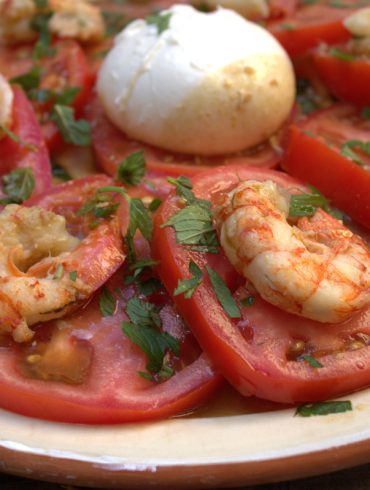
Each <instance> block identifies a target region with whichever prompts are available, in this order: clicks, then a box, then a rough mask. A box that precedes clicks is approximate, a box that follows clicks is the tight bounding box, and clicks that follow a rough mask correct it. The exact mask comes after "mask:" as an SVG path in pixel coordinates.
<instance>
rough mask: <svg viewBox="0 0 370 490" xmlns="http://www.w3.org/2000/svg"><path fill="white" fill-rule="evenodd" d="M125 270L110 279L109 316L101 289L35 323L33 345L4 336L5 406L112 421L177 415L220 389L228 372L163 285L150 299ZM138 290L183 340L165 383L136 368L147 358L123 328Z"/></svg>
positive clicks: (0, 362)
mask: <svg viewBox="0 0 370 490" xmlns="http://www.w3.org/2000/svg"><path fill="white" fill-rule="evenodd" d="M145 257H146V258H148V256H147V255H146V256H144V255H143V256H142V258H145ZM127 273H128V271H127V269H126V270H124V269H120V271H118V272H117V273H116V275H115V276H113V277H112V278H111V279H110V280H109V281H108V283H107V284H106V290H108V291H110V293H111V294H112V295H113V296H114V298H115V300H114V301H115V302H116V306H115V308H114V312H113V314H112V315H109V316H105V317H103V315H102V312H101V309H100V306H99V303H100V296H99V295H96V296H95V298H94V299H93V300H92V301H91V302H90V303H89V305H88V306H87V307H85V308H83V309H81V310H79V311H77V312H75V313H73V314H72V315H69V316H68V317H65V318H63V319H62V320H59V321H54V322H50V323H49V324H43V325H40V326H38V327H36V333H35V337H34V340H33V342H32V344H28V345H22V346H20V345H19V344H18V345H16V344H14V343H13V342H12V341H11V340H10V339H7V340H6V341H4V345H2V348H1V350H0V366H1V370H0V372H1V373H2V374H0V387H1V390H0V391H1V393H2V394H3V395H1V394H0V406H1V407H2V408H5V409H8V410H11V411H14V412H17V413H20V414H23V415H27V416H31V417H37V418H41V419H48V420H56V421H60V422H69V423H89V424H114V423H121V422H134V421H143V420H153V419H158V418H165V417H169V416H171V415H175V414H176V415H178V414H180V413H184V412H186V411H188V410H190V409H193V408H196V407H197V406H198V405H199V404H200V403H202V402H203V401H204V400H205V399H206V398H207V397H208V396H209V395H210V394H212V393H213V392H214V390H215V388H217V387H218V386H219V384H220V382H221V381H222V378H221V377H220V376H219V375H217V374H215V371H214V369H213V367H212V365H211V363H210V361H209V360H208V359H207V357H206V356H205V355H204V354H202V352H201V350H200V348H199V346H198V345H197V343H196V342H195V340H194V338H193V336H192V335H191V334H190V332H189V330H188V329H187V328H186V327H185V325H184V323H183V322H182V321H181V319H180V318H179V316H178V314H177V312H176V310H175V309H174V307H173V303H172V301H171V299H170V298H169V296H168V295H167V294H166V293H165V291H164V290H163V289H160V290H159V291H157V292H155V293H153V294H151V295H150V296H148V297H144V296H143V295H142V294H141V293H139V292H138V291H137V288H136V286H134V285H129V286H124V285H123V279H124V276H125V275H127ZM140 294H141V296H140ZM134 295H135V296H137V297H140V299H142V300H145V301H146V300H149V301H150V302H151V303H152V304H154V305H155V306H156V307H157V308H158V309H159V310H160V313H159V314H160V318H161V323H162V329H163V331H165V332H167V333H168V334H170V335H172V336H173V337H175V338H176V339H178V341H179V343H180V355H179V356H177V355H176V356H175V357H173V358H172V361H171V362H172V367H173V369H174V375H173V376H172V377H170V378H169V379H167V380H165V381H163V382H161V383H160V384H157V383H154V382H152V381H149V380H147V379H144V378H143V377H141V376H140V375H139V374H138V373H139V372H144V371H145V369H146V363H147V359H146V356H145V355H144V353H143V352H142V351H141V350H140V349H139V347H137V346H136V345H135V344H133V343H132V342H131V340H129V339H128V337H126V336H125V335H124V334H123V332H122V330H121V323H122V321H124V320H127V315H126V313H125V311H124V310H125V307H126V305H127V302H128V300H129V299H130V298H132V297H133V296H134ZM62 325H63V328H62V329H61V326H62ZM138 328H140V327H138Z"/></svg>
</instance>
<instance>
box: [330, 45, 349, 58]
mask: <svg viewBox="0 0 370 490" xmlns="http://www.w3.org/2000/svg"><path fill="white" fill-rule="evenodd" d="M328 52H329V54H330V55H331V56H334V58H338V59H339V60H343V61H353V60H354V59H355V56H354V55H353V54H351V53H347V51H342V50H341V49H339V48H336V47H332V48H330V49H329V51H328Z"/></svg>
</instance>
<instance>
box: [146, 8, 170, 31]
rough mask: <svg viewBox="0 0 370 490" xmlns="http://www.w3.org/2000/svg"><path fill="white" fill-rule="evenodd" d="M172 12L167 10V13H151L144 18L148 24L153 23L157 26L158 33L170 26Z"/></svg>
mask: <svg viewBox="0 0 370 490" xmlns="http://www.w3.org/2000/svg"><path fill="white" fill-rule="evenodd" d="M171 16H172V13H171V12H168V13H167V14H161V13H158V14H153V15H148V16H147V17H146V18H145V20H146V23H147V24H149V25H154V26H156V27H157V32H158V34H159V35H160V34H162V32H163V31H166V30H167V29H168V28H169V26H170V20H171Z"/></svg>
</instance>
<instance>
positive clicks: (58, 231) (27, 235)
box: [0, 204, 89, 342]
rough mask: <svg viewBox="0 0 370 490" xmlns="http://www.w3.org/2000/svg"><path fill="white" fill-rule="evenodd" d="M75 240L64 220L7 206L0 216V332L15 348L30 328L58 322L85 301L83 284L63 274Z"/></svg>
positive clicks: (37, 210)
mask: <svg viewBox="0 0 370 490" xmlns="http://www.w3.org/2000/svg"><path fill="white" fill-rule="evenodd" d="M79 243H80V240H79V239H78V238H75V237H73V236H72V235H70V234H69V233H68V231H67V230H66V221H65V218H64V217H63V216H60V215H57V214H55V213H53V212H50V211H46V210H45V209H42V208H39V207H30V208H27V207H23V206H18V205H16V204H10V205H8V206H6V207H5V209H4V210H3V211H2V212H1V213H0V332H2V333H12V335H13V338H14V340H15V341H17V342H26V341H28V340H30V339H31V338H32V336H33V331H32V330H31V329H30V328H29V326H30V325H33V324H34V323H37V322H40V321H47V320H50V319H52V318H58V317H60V316H62V315H64V314H65V313H66V312H67V311H68V307H69V306H71V305H73V304H74V303H76V302H77V301H78V300H80V299H83V298H85V297H87V296H88V293H89V290H88V287H87V285H86V284H84V283H83V281H81V280H80V279H79V278H78V277H75V276H72V278H71V277H70V274H69V273H68V272H67V271H65V270H64V267H63V264H66V263H67V262H68V259H69V257H70V256H72V255H73V251H74V250H75V249H76V248H77V247H78V245H79Z"/></svg>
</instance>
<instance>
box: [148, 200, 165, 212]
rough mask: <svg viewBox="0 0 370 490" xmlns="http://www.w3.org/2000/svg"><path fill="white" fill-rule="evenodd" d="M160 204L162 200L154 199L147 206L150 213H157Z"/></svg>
mask: <svg viewBox="0 0 370 490" xmlns="http://www.w3.org/2000/svg"><path fill="white" fill-rule="evenodd" d="M161 204H162V199H159V197H155V198H154V199H153V201H152V202H151V203H150V204H149V206H148V209H149V211H150V212H151V213H154V212H155V211H157V209H158V208H159V206H160V205H161Z"/></svg>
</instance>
